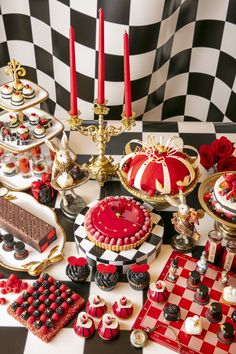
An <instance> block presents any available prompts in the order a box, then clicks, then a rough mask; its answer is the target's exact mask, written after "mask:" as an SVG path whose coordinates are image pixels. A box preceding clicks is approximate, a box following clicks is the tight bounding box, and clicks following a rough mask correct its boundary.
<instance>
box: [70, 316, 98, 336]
mask: <svg viewBox="0 0 236 354" xmlns="http://www.w3.org/2000/svg"><path fill="white" fill-rule="evenodd" d="M73 328H74V331H75V333H76V334H77V335H78V336H80V337H83V338H89V337H91V336H92V335H93V334H94V332H95V326H94V320H93V319H92V318H91V317H89V316H88V315H87V314H86V312H84V311H82V312H80V313H79V315H78V317H77V320H76V321H75V323H74V325H73Z"/></svg>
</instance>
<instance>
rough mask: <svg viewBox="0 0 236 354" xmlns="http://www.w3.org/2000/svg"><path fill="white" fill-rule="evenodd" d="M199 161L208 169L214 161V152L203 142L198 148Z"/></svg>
mask: <svg viewBox="0 0 236 354" xmlns="http://www.w3.org/2000/svg"><path fill="white" fill-rule="evenodd" d="M199 154H200V163H201V165H202V166H203V167H204V168H205V169H206V170H209V169H210V168H211V167H212V166H213V165H214V163H215V159H214V154H213V152H212V150H211V147H210V146H209V145H207V144H203V145H201V146H200V149H199Z"/></svg>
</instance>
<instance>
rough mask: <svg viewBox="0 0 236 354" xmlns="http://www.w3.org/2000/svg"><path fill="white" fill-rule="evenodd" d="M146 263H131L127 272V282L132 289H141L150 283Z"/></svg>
mask: <svg viewBox="0 0 236 354" xmlns="http://www.w3.org/2000/svg"><path fill="white" fill-rule="evenodd" d="M148 270H149V265H148V264H132V265H131V266H130V269H129V271H128V272H127V279H128V282H129V284H130V286H131V288H133V289H134V290H143V289H145V288H146V287H147V286H148V285H149V283H150V274H149V273H148Z"/></svg>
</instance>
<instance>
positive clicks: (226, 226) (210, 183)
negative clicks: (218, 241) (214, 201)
mask: <svg viewBox="0 0 236 354" xmlns="http://www.w3.org/2000/svg"><path fill="white" fill-rule="evenodd" d="M224 173H225V172H218V173H215V174H214V175H211V176H209V177H208V178H206V179H205V180H204V181H203V182H202V183H201V185H200V187H199V190H198V199H199V202H200V204H201V206H202V208H203V209H204V210H205V211H206V213H207V214H208V215H209V216H210V217H211V218H213V219H214V220H215V228H216V230H218V231H220V232H221V233H222V234H223V236H224V238H225V239H228V240H235V239H236V223H233V222H230V221H228V220H225V219H223V218H221V217H220V216H219V215H217V214H216V213H214V210H212V209H211V208H210V206H209V205H208V204H207V203H206V202H205V200H204V194H205V193H207V192H209V191H210V189H212V188H213V187H214V184H215V182H216V181H217V179H218V178H220V177H221V176H222V175H223V174H224ZM227 173H235V171H227Z"/></svg>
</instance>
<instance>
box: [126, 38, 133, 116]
mask: <svg viewBox="0 0 236 354" xmlns="http://www.w3.org/2000/svg"><path fill="white" fill-rule="evenodd" d="M124 83H125V116H126V117H132V107H131V83H130V67H129V36H128V33H127V32H126V31H125V34H124Z"/></svg>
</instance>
